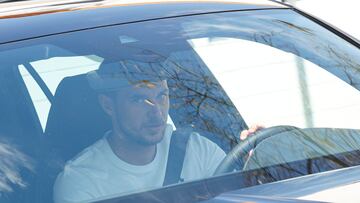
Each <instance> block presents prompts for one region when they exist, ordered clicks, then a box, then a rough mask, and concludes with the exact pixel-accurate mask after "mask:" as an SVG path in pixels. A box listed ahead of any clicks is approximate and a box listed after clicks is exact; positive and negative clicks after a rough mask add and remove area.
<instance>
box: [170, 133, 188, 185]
mask: <svg viewBox="0 0 360 203" xmlns="http://www.w3.org/2000/svg"><path fill="white" fill-rule="evenodd" d="M190 134H191V131H190V130H187V129H177V130H175V131H174V132H173V133H172V135H171V140H170V148H169V156H168V160H167V165H166V171H165V178H164V182H163V186H166V185H169V184H175V183H178V182H179V181H180V175H181V171H182V168H183V163H184V157H185V152H186V146H187V143H188V141H189V137H190Z"/></svg>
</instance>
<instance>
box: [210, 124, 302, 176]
mask: <svg viewBox="0 0 360 203" xmlns="http://www.w3.org/2000/svg"><path fill="white" fill-rule="evenodd" d="M297 129H298V128H297V127H294V126H286V125H285V126H273V127H270V128H265V129H260V130H257V131H256V132H255V131H254V129H251V128H250V129H249V130H248V132H246V131H245V132H244V133H243V132H242V133H241V134H243V138H246V139H245V140H244V141H243V142H240V143H239V144H237V145H236V146H235V147H234V148H233V149H232V150H231V151H230V152H229V153H228V154H227V155H226V157H225V158H224V160H222V161H221V163H220V164H219V166H218V167H217V169H216V170H215V172H214V175H219V174H223V173H228V172H232V171H234V170H235V169H236V168H240V169H243V168H244V164H245V163H244V158H245V157H246V156H247V155H248V154H249V152H250V151H251V150H252V149H254V148H255V147H256V145H257V144H259V143H260V142H261V141H263V140H265V139H266V138H269V137H271V136H273V135H276V134H279V133H283V132H286V131H291V130H297ZM245 135H246V136H245ZM249 135H250V136H249ZM240 138H241V135H240ZM241 139H242V138H241Z"/></svg>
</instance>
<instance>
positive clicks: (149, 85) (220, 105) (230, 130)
mask: <svg viewBox="0 0 360 203" xmlns="http://www.w3.org/2000/svg"><path fill="white" fill-rule="evenodd" d="M359 60H360V52H359V50H358V49H357V48H356V47H354V46H353V45H351V44H350V43H348V42H347V41H345V40H344V39H342V38H340V37H339V36H337V35H335V34H334V33H332V32H330V31H328V30H326V29H325V28H323V27H321V26H320V25H318V24H316V23H314V22H312V21H311V20H308V19H306V18H305V17H302V16H300V15H299V14H296V13H295V12H293V11H291V10H287V9H273V10H258V11H255V10H254V11H241V12H226V13H213V14H206V15H205V14H204V15H196V16H186V17H185V16H184V17H177V18H168V19H158V20H149V21H146V22H137V23H129V24H126V25H114V26H106V27H101V28H93V29H88V30H81V31H76V32H75V31H74V32H69V33H63V34H56V35H52V36H45V37H39V38H36V39H31V40H23V41H18V42H12V43H7V44H3V45H1V46H0V61H1V62H2V64H3V65H2V66H1V67H0V87H1V88H0V90H1V91H0V97H1V99H0V112H1V113H0V126H2V127H0V135H1V136H0V138H1V139H0V155H1V153H2V154H4V157H5V159H0V166H1V165H2V164H1V163H2V161H3V160H4V161H3V162H4V164H3V165H4V166H5V167H4V169H3V168H1V167H0V175H3V176H4V177H5V178H4V179H0V192H1V197H3V199H4V201H5V200H6V201H8V202H81V201H85V202H91V201H98V200H106V199H111V198H120V199H119V202H121V201H123V202H126V201H127V200H129V199H126V198H130V199H131V198H135V199H132V201H135V202H136V201H137V200H136V198H140V199H141V198H145V199H146V198H150V197H148V196H152V195H155V197H156V198H159V199H161V200H164V202H171V201H172V200H174V198H179V199H178V201H180V202H181V201H182V202H190V201H193V202H195V201H200V199H199V198H198V197H199V196H202V197H203V196H205V197H208V198H205V199H209V198H210V197H212V196H215V195H217V194H219V193H220V192H224V191H228V190H231V189H228V188H232V189H238V188H241V187H252V186H254V185H258V184H265V183H268V182H277V181H279V180H282V179H289V178H293V177H297V176H306V175H308V174H312V173H319V172H323V171H329V170H337V169H339V168H345V167H351V166H355V165H358V164H359V159H358V158H357V157H358V156H355V155H357V151H358V150H359V149H360V148H359V146H358V141H357V140H358V139H359V138H358V137H359V127H358V123H357V117H358V116H357V115H359V113H360V108H359V107H360V106H359V105H360V102H359V101H360V94H359V88H360V87H359V79H360V78H359V71H358V67H359V63H360V61H359ZM253 124H261V125H264V126H265V127H266V129H264V130H268V131H260V132H259V133H261V132H267V133H263V136H261V137H260V136H259V142H255V141H251V140H252V139H251V137H249V138H248V139H246V140H245V141H243V140H240V134H241V132H243V130H246V129H248V128H249V127H250V126H251V125H253ZM284 126H285V127H284ZM273 129H275V130H273ZM284 129H285V130H284ZM271 133H273V134H271ZM260 135H261V134H260ZM175 137H176V138H177V139H175ZM178 137H180V138H178ZM309 137H310V138H314V139H310V140H309V139H307V138H309ZM260 138H261V140H260ZM340 138H341V139H340ZM174 140H175V141H174ZM253 140H254V139H253ZM249 143H250V144H249ZM254 143H255V144H254ZM259 143H260V144H259ZM2 144H3V145H2ZM252 144H254V145H252ZM293 145H294V146H296V147H291V146H293ZM181 146H183V148H181ZM239 146H240V147H239ZM289 146H290V147H289ZM178 148H180V149H178ZM2 149H3V150H2ZM173 149H176V150H179V151H175V152H174V151H173ZM236 149H241V150H240V151H237V152H236V153H235V155H234V153H233V152H234V150H236ZM275 149H276V150H275ZM354 152H356V153H355V154H354ZM174 154H175V155H174ZM229 157H230V159H229ZM234 157H235V158H236V159H235V160H234ZM239 157H240V158H239ZM323 157H331V159H328V158H323ZM334 157H335V159H334ZM349 157H350V158H349ZM313 159H316V160H320V161H318V162H316V163H317V164H316V167H317V170H308V168H306V167H305V169H304V172H303V173H296V174H294V173H290V172H289V171H290V169H289V168H288V167H282V166H283V165H284V164H285V166H287V165H290V164H291V167H292V168H291V169H296V167H299V166H304V163H305V162H306V163H308V161H309V160H310V161H311V160H313ZM229 160H230V161H229ZM324 160H326V161H327V160H331V161H334V160H335V162H336V163H339V160H340V163H341V164H333V162H331V164H329V163H328V162H326V164H324ZM237 162H238V163H237ZM230 163H231V164H230ZM171 164H174V165H171ZM173 166H175V167H173ZM179 167H181V168H179ZM278 168H281V169H278ZM179 169H180V170H179ZM269 169H270V171H272V172H274V171H275V172H278V173H277V174H280V175H278V176H276V177H278V178H274V177H275V176H273V177H272V178H269V177H271V175H272V174H269V173H267V171H269ZM291 171H294V170H291ZM254 174H255V175H254ZM256 174H260V175H256ZM299 174H300V175H299ZM168 177H170V179H171V180H173V182H171V181H170V183H169V184H165V181H164V180H168V179H167V178H168ZM239 177H242V178H239ZM243 177H245V178H244V179H243ZM251 177H253V178H255V179H252V178H251ZM229 179H233V181H232V182H231V181H230V182H231V184H232V185H231V187H227V186H226V184H227V183H225V182H222V181H225V180H229ZM248 179H250V180H249V181H246V180H248ZM216 181H219V182H216ZM215 183H216V188H217V189H216V190H215V189H214V191H213V190H210V189H208V188H207V187H209V188H212V186H213V185H211V184H215ZM239 183H241V184H239ZM229 184H230V183H229ZM165 186H166V187H165ZM195 186H196V187H197V188H198V189H197V190H194V189H193V188H194V187H195ZM222 186H223V188H222ZM164 187H165V188H166V189H163V188H164ZM171 191H173V192H174V191H175V192H176V191H177V192H180V191H182V192H188V193H190V192H192V193H191V194H189V195H183V197H179V196H173V195H171V194H173V193H171ZM179 194H180V193H179ZM1 197H0V198H1ZM121 198H123V199H121ZM167 198H170V199H167ZM182 198H183V199H182ZM0 200H1V199H0ZM146 200H149V199H146ZM165 200H167V201H165ZM201 200H204V199H201ZM129 202H130V200H129Z"/></svg>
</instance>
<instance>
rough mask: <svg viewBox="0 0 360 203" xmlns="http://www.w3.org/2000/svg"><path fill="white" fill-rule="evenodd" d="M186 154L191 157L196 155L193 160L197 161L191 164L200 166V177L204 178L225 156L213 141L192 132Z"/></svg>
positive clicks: (211, 173) (212, 172)
mask: <svg viewBox="0 0 360 203" xmlns="http://www.w3.org/2000/svg"><path fill="white" fill-rule="evenodd" d="M188 150H189V151H188ZM187 156H191V157H193V158H195V157H196V159H195V160H196V162H197V163H192V164H195V165H198V166H199V167H200V170H201V176H202V177H201V178H205V177H210V176H212V175H213V174H214V172H215V170H216V168H217V167H218V165H219V164H220V162H221V161H222V160H223V159H224V158H225V156H226V154H225V152H224V151H223V150H222V149H221V148H220V147H219V146H218V145H217V144H215V143H214V142H212V141H210V140H209V139H207V138H205V137H203V136H201V135H199V134H198V133H192V134H191V136H190V140H189V144H188V149H187ZM192 162H194V161H192ZM198 178H200V177H198Z"/></svg>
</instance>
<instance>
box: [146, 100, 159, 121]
mask: <svg viewBox="0 0 360 203" xmlns="http://www.w3.org/2000/svg"><path fill="white" fill-rule="evenodd" d="M145 103H146V104H148V107H149V109H150V110H149V114H150V115H151V116H159V117H162V116H163V115H162V114H163V112H162V107H161V104H159V103H157V102H155V101H154V100H150V99H146V100H145Z"/></svg>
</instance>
